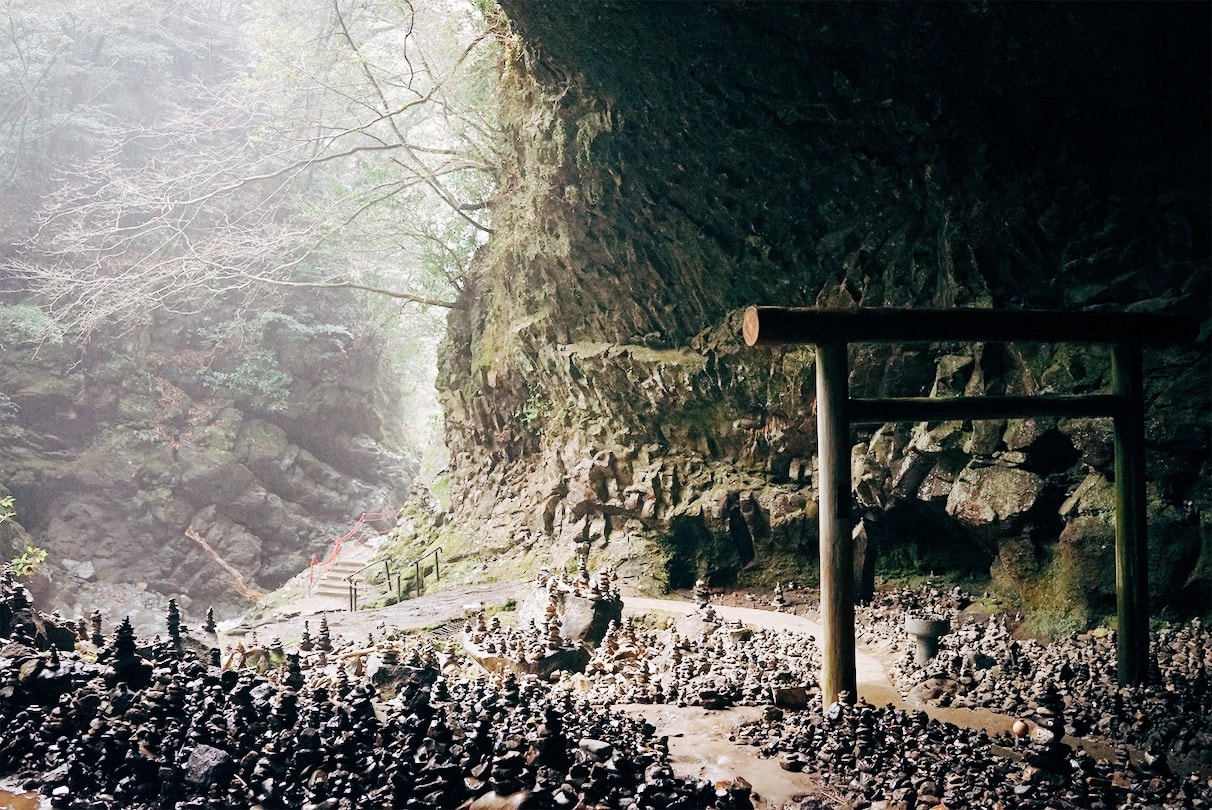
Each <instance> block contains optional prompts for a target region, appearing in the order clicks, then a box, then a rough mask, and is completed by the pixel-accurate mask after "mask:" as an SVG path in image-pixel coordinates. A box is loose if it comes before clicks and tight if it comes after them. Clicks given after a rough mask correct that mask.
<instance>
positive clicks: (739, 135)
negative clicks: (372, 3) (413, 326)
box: [441, 0, 1212, 624]
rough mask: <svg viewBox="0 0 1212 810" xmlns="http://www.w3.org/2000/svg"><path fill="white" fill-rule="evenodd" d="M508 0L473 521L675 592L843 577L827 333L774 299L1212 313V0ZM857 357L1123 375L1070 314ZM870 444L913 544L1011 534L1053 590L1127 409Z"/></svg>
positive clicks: (970, 387) (904, 373) (1089, 378)
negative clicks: (816, 476)
mask: <svg viewBox="0 0 1212 810" xmlns="http://www.w3.org/2000/svg"><path fill="white" fill-rule="evenodd" d="M501 6H502V8H503V9H504V11H505V13H506V15H507V16H508V17H509V19H510V21H511V22H512V25H513V29H512V31H511V32H510V36H509V38H508V39H507V41H506V43H505V46H506V49H507V51H508V60H507V63H508V66H509V70H508V71H507V74H506V84H507V88H506V90H507V92H506V97H505V99H504V101H503V104H502V113H503V118H504V120H506V121H507V122H513V123H509V124H508V126H510V127H511V128H512V129H511V133H512V134H513V135H514V136H515V137H514V140H513V144H514V152H513V153H512V154H511V156H510V159H511V170H510V171H509V172H508V173H507V174H508V176H509V178H510V180H509V183H508V185H507V186H506V188H505V189H503V194H502V204H501V206H500V208H499V209H498V210H497V211H495V212H494V223H495V225H496V227H497V228H498V232H499V233H501V234H504V235H505V236H504V237H503V238H500V239H497V240H494V241H493V242H492V243H490V244H489V245H488V246H487V248H486V249H485V251H483V252H482V254H481V255H480V256H479V257H478V259H477V262H478V263H477V267H476V272H477V277H476V279H475V280H474V283H471V284H469V285H468V286H467V288H466V290H465V294H464V296H463V299H462V303H463V304H464V305H465V306H464V308H462V309H459V310H456V311H455V312H454V313H452V317H451V319H450V335H449V339H448V341H447V346H446V349H445V352H444V357H443V360H442V368H441V388H442V396H443V398H444V407H445V411H446V417H447V421H446V424H447V433H448V437H449V441H450V446H451V452H452V494H453V496H454V497H453V503H454V504H455V507H454V508H455V512H456V515H455V517H456V518H457V521H474V522H475V524H476V525H477V527H481V526H482V527H483V528H482V529H479V528H478V529H477V530H478V531H481V542H482V544H483V545H484V547H486V548H488V549H491V551H492V553H494V554H502V555H508V554H509V553H510V552H511V551H513V553H515V554H518V553H520V552H518V551H517V549H531V548H533V545H534V544H536V543H537V544H538V545H539V546H540V547H542V548H544V549H551V551H550V554H551V557H552V558H554V560H555V562H556V563H557V564H559V563H561V562H562V561H564V560H566V559H568V558H570V557H571V555H572V548H573V547H574V546H575V544H576V543H579V542H583V541H589V542H591V543H592V544H593V556H594V564H595V565H597V564H599V562H602V563H611V564H616V565H617V566H618V568H619V570H620V574H621V575H622V576H624V577H625V578H627V577H634V578H635V579H636V580H637V581H639V582H642V583H644V584H645V585H646V586H647V587H650V588H651V589H652V590H659V589H661V588H662V587H665V586H669V585H671V586H673V587H689V585H690V584H691V583H693V582H694V581H695V580H696V579H698V578H699V577H707V578H708V579H710V580H712V581H715V582H717V583H718V582H730V581H736V582H739V583H740V584H742V585H744V584H745V583H746V582H748V581H751V580H754V579H758V580H760V579H761V578H763V577H765V578H767V580H768V581H767V583H766V584H770V582H772V581H774V580H775V579H777V578H790V577H797V578H798V577H810V576H811V574H812V569H813V567H814V565H815V563H814V548H815V543H816V536H815V525H814V524H815V520H814V517H815V516H814V514H813V512H812V510H811V509H808V510H803V509H800V508H788V505H789V504H796V505H800V504H803V503H805V496H811V494H812V493H811V486H812V467H813V462H812V456H813V454H814V452H815V445H816V438H815V421H814V417H813V406H814V403H813V401H812V400H813V375H814V369H813V358H812V353H811V351H810V350H808V349H793V350H786V351H783V350H764V351H751V350H747V349H744V348H743V347H741V346H740V345H739V342H740V338H739V332H740V329H739V320H738V315H739V308H741V307H743V306H745V305H747V304H752V303H759V304H784V305H798V306H811V305H820V306H843V307H844V306H855V305H858V306H867V307H877V306H894V307H906V306H911V307H956V306H963V307H996V308H1044V309H1060V310H1071V309H1072V310H1077V309H1088V308H1094V307H1107V308H1112V309H1130V310H1140V311H1161V312H1181V313H1188V314H1194V315H1197V316H1201V317H1204V318H1207V316H1208V312H1209V309H1208V302H1209V300H1210V298H1212V292H1210V286H1209V284H1210V282H1209V279H1210V276H1209V249H1210V245H1212V239H1210V238H1209V224H1208V223H1209V222H1210V221H1212V216H1210V215H1209V188H1208V183H1207V178H1208V176H1209V155H1210V154H1212V148H1210V145H1209V132H1212V126H1209V119H1210V115H1209V101H1208V100H1209V97H1210V95H1212V94H1210V92H1209V80H1208V71H1207V64H1208V59H1209V45H1208V37H1209V35H1208V31H1209V29H1210V28H1212V26H1210V25H1209V18H1208V8H1207V6H1206V5H1198V4H1164V5H1157V4H1145V3H1132V4H1127V5H1115V6H1106V5H1084V4H1063V5H1031V6H1015V5H996V4H994V5H987V4H985V5H981V4H977V5H973V4H956V3H925V4H922V3H910V4H886V3H879V4H858V5H853V4H829V3H732V2H727V3H718V2H667V3H666V2H653V3H642V4H634V3H610V2H606V3H592V4H568V3H558V2H543V1H542V0H504V2H502V3H501ZM1158 87H1165V88H1166V93H1165V94H1164V100H1163V97H1162V95H1161V94H1159V93H1158V92H1157V91H1156V88H1158ZM851 364H852V369H853V370H852V374H851V378H852V384H853V389H854V393H855V394H856V395H858V396H879V395H894V394H898V395H931V394H933V395H936V396H946V395H955V394H965V393H966V394H970V395H977V394H982V393H988V394H1034V393H1041V392H1054V393H1083V392H1091V391H1097V390H1103V389H1105V387H1106V386H1107V384H1108V382H1109V361H1108V356H1107V353H1106V352H1105V351H1104V350H1100V349H1081V350H1077V349H1074V348H1072V347H1066V346H1034V345H1022V346H1006V345H994V344H990V345H976V346H965V345H936V346H864V347H856V348H854V349H853V351H852V357H851ZM1146 366H1147V368H1148V372H1147V382H1146V399H1147V403H1148V414H1147V422H1148V442H1149V448H1150V450H1151V452H1150V455H1149V479H1150V520H1151V532H1152V536H1153V538H1154V541H1155V542H1156V543H1157V547H1158V549H1159V550H1161V551H1160V552H1159V554H1158V555H1157V562H1158V565H1157V566H1156V567H1154V568H1153V569H1152V570H1153V573H1154V576H1155V579H1156V581H1155V583H1154V596H1155V603H1156V604H1157V605H1158V606H1169V607H1171V608H1174V609H1175V610H1177V611H1179V612H1181V613H1187V614H1190V613H1194V612H1200V611H1204V610H1206V609H1207V602H1206V600H1204V601H1200V600H1198V599H1195V598H1193V597H1194V596H1195V595H1197V594H1206V592H1207V572H1208V570H1210V569H1209V565H1208V561H1209V557H1208V549H1209V548H1210V547H1212V545H1210V543H1209V536H1210V526H1212V524H1210V523H1209V520H1210V519H1212V518H1209V517H1208V516H1209V515H1212V510H1210V509H1209V508H1208V505H1209V503H1210V494H1212V489H1210V488H1209V487H1210V484H1209V482H1210V480H1212V478H1210V475H1209V466H1208V465H1209V459H1210V458H1212V453H1210V452H1209V446H1210V445H1209V441H1210V439H1209V433H1210V429H1209V425H1210V424H1212V419H1209V406H1208V396H1207V392H1208V390H1209V389H1210V388H1212V384H1210V382H1209V380H1210V377H1209V357H1208V352H1207V346H1206V344H1204V345H1201V346H1200V347H1198V348H1192V349H1188V350H1167V351H1158V352H1149V353H1148V354H1147V357H1146ZM856 440H857V441H858V442H860V443H861V449H860V450H859V451H857V452H858V453H859V454H860V455H862V456H863V463H864V464H865V466H866V472H865V473H864V476H865V481H866V484H865V490H864V489H860V504H859V505H860V507H861V510H862V514H864V515H865V516H867V519H868V522H869V523H871V524H875V523H876V522H878V521H881V520H882V521H883V523H884V524H885V525H886V526H891V527H895V529H896V531H885V532H884V533H883V534H882V535H881V536H880V537H879V540H880V544H879V546H880V548H881V549H882V552H881V553H882V555H883V556H882V559H881V562H880V564H881V566H882V567H883V568H884V570H890V569H895V570H899V571H901V572H909V573H921V572H927V571H930V570H951V571H957V572H960V573H971V572H977V573H986V574H987V573H988V571H989V569H990V567H991V565H993V564H994V561H996V564H997V566H999V568H1000V571H1001V574H1000V576H999V581H1000V582H1003V583H1007V587H1013V588H1016V589H1018V590H1020V591H1021V592H1022V594H1023V595H1024V598H1027V599H1031V598H1032V595H1033V594H1035V593H1040V592H1044V591H1046V590H1047V589H1048V587H1049V585H1050V583H1051V580H1052V579H1053V578H1055V574H1056V572H1055V571H1052V570H1050V567H1051V565H1052V562H1053V560H1054V558H1055V557H1056V556H1058V555H1056V554H1055V553H1054V552H1055V547H1056V542H1057V538H1058V537H1059V536H1060V534H1061V532H1062V530H1063V529H1064V528H1065V527H1064V520H1063V517H1062V516H1061V515H1060V514H1059V513H1058V510H1059V508H1060V507H1061V506H1062V505H1063V504H1064V503H1065V502H1066V500H1067V499H1068V498H1069V497H1070V496H1072V495H1073V494H1074V493H1075V492H1076V491H1077V490H1078V488H1079V487H1080V486H1081V485H1082V484H1083V482H1084V481H1086V479H1087V477H1088V476H1089V475H1095V476H1097V477H1098V478H1099V479H1100V481H1101V483H1100V486H1102V485H1105V482H1106V480H1108V479H1109V476H1110V470H1109V459H1110V442H1109V434H1108V432H1107V430H1106V426H1105V425H1104V424H1102V423H1101V422H1099V421H1098V420H1056V419H1012V420H1002V421H996V422H988V423H977V424H972V423H967V422H953V423H946V424H939V425H919V426H910V425H904V426H900V427H897V428H895V429H892V428H889V429H885V430H882V431H878V432H874V433H864V434H858V435H856ZM1187 500H1191V501H1193V503H1194V504H1195V505H1196V507H1197V511H1196V512H1194V513H1192V514H1193V515H1194V517H1193V518H1190V521H1191V522H1190V524H1188V525H1184V526H1180V525H1179V524H1178V522H1177V521H1176V520H1174V519H1172V517H1171V515H1172V514H1176V510H1178V509H1179V508H1180V507H1181V504H1182V503H1183V502H1185V501H1187ZM809 502H810V500H809ZM909 502H915V504H916V505H913V506H910V505H908V503H909ZM1089 508H1090V510H1091V512H1090V514H1091V516H1092V517H1094V518H1095V519H1097V520H1100V521H1104V522H1105V521H1107V520H1109V513H1108V512H1107V511H1106V509H1105V508H1098V509H1095V508H1094V506H1093V504H1090V505H1089ZM1087 527H1088V528H1089V527H1093V524H1092V523H1090V524H1087ZM868 528H870V527H868ZM1078 532H1079V528H1076V527H1075V528H1073V529H1071V530H1070V531H1069V534H1068V536H1067V537H1066V539H1065V541H1064V542H1065V543H1066V544H1067V545H1068V546H1070V547H1084V546H1089V545H1092V544H1093V542H1094V540H1093V537H1094V536H1093V535H1091V536H1090V537H1089V539H1082V538H1079V537H1078V536H1077V534H1078ZM936 543H942V544H944V545H943V547H942V548H941V549H940V548H939V547H938V546H937V545H936ZM1170 548H1176V549H1182V553H1181V554H1170V553H1168V552H1166V551H1164V549H1170ZM1022 552H1029V553H1022ZM654 556H655V557H656V558H658V559H662V560H664V562H665V565H664V570H663V571H659V572H658V573H657V575H656V576H652V570H651V565H650V560H651V559H653V557H654ZM1195 560H1200V561H1202V562H1200V563H1199V564H1198V565H1194V564H1193V562H1194V561H1195ZM1073 579H1074V581H1075V583H1077V582H1080V583H1081V587H1078V586H1077V585H1076V584H1074V585H1073V586H1068V585H1067V586H1066V591H1065V592H1066V593H1067V594H1068V595H1069V596H1070V597H1071V598H1073V599H1075V600H1078V601H1077V602H1076V603H1075V608H1074V610H1075V614H1074V616H1073V617H1072V619H1073V621H1074V622H1075V623H1076V624H1083V623H1085V622H1088V621H1091V620H1095V619H1097V618H1098V617H1099V615H1101V611H1102V603H1103V602H1104V601H1105V599H1106V596H1107V594H1106V593H1105V591H1104V590H1103V589H1104V588H1105V584H1104V583H1102V582H1094V581H1091V580H1090V578H1089V577H1087V576H1085V575H1084V574H1082V575H1078V576H1075V577H1074V578H1073ZM1086 586H1091V587H1086ZM1086 595H1088V596H1089V601H1087V600H1086Z"/></svg>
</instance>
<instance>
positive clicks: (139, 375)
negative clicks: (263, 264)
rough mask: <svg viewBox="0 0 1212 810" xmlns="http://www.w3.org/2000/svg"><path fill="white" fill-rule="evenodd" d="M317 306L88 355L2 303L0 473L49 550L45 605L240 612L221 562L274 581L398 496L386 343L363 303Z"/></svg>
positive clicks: (264, 585) (219, 315) (400, 469)
mask: <svg viewBox="0 0 1212 810" xmlns="http://www.w3.org/2000/svg"><path fill="white" fill-rule="evenodd" d="M311 299H312V300H310V301H308V302H304V301H302V300H290V299H286V300H278V301H276V302H273V301H262V302H261V303H262V304H263V305H264V306H267V307H270V306H276V307H277V308H278V309H277V310H276V311H256V310H254V311H250V312H243V313H240V314H231V313H227V312H211V313H206V314H205V315H203V316H200V317H198V318H195V319H192V320H188V321H172V322H167V323H158V324H156V325H153V326H149V327H147V328H145V329H143V330H140V331H135V332H131V333H128V334H126V335H124V336H122V337H121V338H120V339H118V338H108V339H107V338H103V337H102V336H100V335H98V336H95V337H94V339H93V340H92V341H91V342H90V344H89V346H88V347H87V348H82V347H80V346H78V345H75V344H72V343H70V342H67V341H64V342H61V343H53V342H43V343H41V344H39V343H36V342H33V341H31V340H23V338H22V334H21V333H20V331H19V330H18V329H17V328H16V327H15V326H14V325H13V323H12V321H11V320H10V319H6V318H5V317H3V314H4V312H5V311H7V310H14V309H20V307H7V308H0V344H3V346H4V347H5V352H4V363H3V364H2V366H0V395H2V400H0V401H3V403H5V404H6V407H4V408H0V436H2V437H3V440H2V441H0V484H3V485H4V486H5V487H6V489H5V490H3V491H4V492H9V493H11V494H12V495H13V496H14V497H15V499H16V509H17V516H18V518H19V519H20V521H21V523H22V525H23V526H24V528H25V529H26V531H27V532H28V533H29V535H30V538H31V539H30V542H33V543H35V544H36V545H40V546H43V547H45V548H46V549H47V550H48V551H49V552H50V553H49V556H48V558H47V564H46V565H45V566H44V567H43V576H41V577H40V578H38V579H36V580H35V581H34V582H33V583H32V584H33V585H34V587H35V595H36V596H37V597H38V599H39V602H40V604H44V605H47V606H55V607H59V608H61V609H62V610H63V612H64V613H65V614H66V615H72V616H74V615H78V614H79V613H80V612H81V611H82V609H83V607H84V606H85V605H90V604H106V605H113V608H112V609H113V610H115V611H117V610H118V609H119V608H118V605H119V604H125V606H126V607H125V610H126V612H132V613H139V612H140V610H141V609H142V607H143V604H142V603H143V602H144V601H151V602H152V603H153V604H157V603H162V602H163V601H164V599H165V598H167V597H170V596H180V597H181V599H182V607H183V609H185V610H186V611H187V612H189V611H191V604H190V603H191V602H192V610H193V611H194V612H196V615H197V616H199V617H200V616H201V614H202V612H204V611H205V610H206V608H207V607H208V606H209V605H214V606H215V607H216V608H217V609H219V611H220V614H221V615H226V616H230V615H232V614H233V613H238V612H240V611H242V610H243V609H246V608H247V607H249V602H248V600H247V599H246V598H244V597H243V596H242V595H240V593H239V592H238V589H237V587H236V586H235V584H234V582H233V577H232V575H231V574H230V573H228V572H227V571H226V570H224V568H223V567H222V566H221V565H220V564H219V563H218V562H217V561H216V559H215V557H216V555H217V556H218V557H219V558H222V560H224V561H226V562H227V563H229V564H230V565H231V566H233V567H234V568H235V569H236V570H237V571H239V572H240V573H241V574H242V575H243V576H244V577H245V579H246V580H247V582H248V584H249V586H250V587H251V588H253V589H255V590H262V591H268V590H271V589H272V588H274V587H276V586H278V585H280V584H281V583H282V582H284V581H285V580H286V579H287V578H289V577H290V576H293V575H294V574H296V573H297V572H298V571H300V570H302V569H303V568H305V567H306V566H307V561H308V559H309V557H310V555H312V554H317V555H319V556H321V557H322V556H323V555H324V554H325V553H326V552H327V550H328V546H329V545H330V544H331V542H332V540H333V538H335V537H337V536H339V535H341V534H344V533H345V532H346V531H347V530H348V529H349V527H350V526H351V525H352V524H353V522H354V520H355V519H356V518H357V516H358V515H359V514H360V513H361V512H363V511H372V512H377V511H381V510H388V511H391V510H393V509H395V508H397V507H398V506H399V505H401V504H402V503H403V500H404V498H405V497H406V495H407V492H408V484H407V482H408V480H410V478H411V470H410V468H409V462H408V460H407V459H406V458H405V457H404V456H403V455H401V454H400V452H399V451H397V450H394V449H393V445H394V443H395V442H396V441H397V440H398V436H397V435H396V431H397V429H398V428H397V423H396V422H395V421H394V420H395V416H393V414H392V413H391V410H390V408H387V407H384V405H383V403H384V402H389V401H391V400H390V399H389V398H387V397H384V396H382V390H383V389H382V386H383V385H384V383H385V381H386V379H385V378H384V377H383V376H382V375H381V374H380V368H379V362H380V359H381V358H380V351H379V348H378V347H376V346H375V345H373V344H374V342H373V341H372V340H370V335H369V329H368V327H365V326H364V325H363V324H362V323H361V321H362V313H361V312H360V311H359V310H358V308H357V307H356V306H354V305H353V303H352V302H351V301H350V300H348V299H344V298H342V297H340V296H323V295H320V294H313V295H312V296H311ZM26 309H29V308H28V307H27V308H26ZM6 330H7V331H6ZM287 402H289V407H286V403H287ZM187 530H192V532H194V533H196V535H197V536H199V537H201V538H202V539H203V540H204V541H205V542H206V543H207V544H208V545H209V546H210V549H211V551H207V550H206V549H204V548H203V547H202V546H201V544H200V543H199V542H197V541H195V540H193V539H190V537H189V536H187V534H186V532H187ZM3 539H4V538H3V537H2V536H0V541H3ZM8 545H12V546H13V547H14V548H13V550H14V551H16V550H17V549H16V548H15V546H16V545H17V544H16V543H15V542H13V543H8V544H5V543H4V542H0V557H3V559H4V560H7V559H9V558H10V557H11V556H12V554H10V553H8V551H9V548H8V547H7V546H8ZM212 551H213V554H212V553H211V552H212ZM73 561H74V562H73ZM121 584H125V585H128V586H132V587H130V588H127V589H126V590H125V591H122V589H121V588H119V587H117V586H119V585H121ZM136 585H137V586H138V587H137V589H136V588H135V587H134V586H136ZM145 596H146V599H145Z"/></svg>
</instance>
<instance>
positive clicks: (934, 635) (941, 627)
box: [905, 616, 951, 664]
mask: <svg viewBox="0 0 1212 810" xmlns="http://www.w3.org/2000/svg"><path fill="white" fill-rule="evenodd" d="M905 630H906V631H908V633H909V635H911V636H913V638H914V639H915V640H916V641H917V656H916V661H917V663H918V664H925V663H927V662H929V661H930V659H931V658H933V657H934V656H936V655H938V640H939V637H940V636H945V635H946V634H947V633H949V632H951V620H950V619H924V618H922V617H920V616H909V617H906V619H905Z"/></svg>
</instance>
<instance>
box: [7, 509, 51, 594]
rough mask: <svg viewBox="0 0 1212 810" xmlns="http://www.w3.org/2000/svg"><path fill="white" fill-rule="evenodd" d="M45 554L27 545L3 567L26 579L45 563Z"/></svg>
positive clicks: (41, 550) (44, 550)
mask: <svg viewBox="0 0 1212 810" xmlns="http://www.w3.org/2000/svg"><path fill="white" fill-rule="evenodd" d="M8 500H11V498H10V499H8ZM47 554H48V552H47V550H46V549H44V548H40V547H38V546H29V545H27V546H26V547H25V550H24V551H22V552H21V553H20V554H18V555H17V556H16V557H13V558H12V559H11V560H9V561H8V562H6V563H5V564H4V567H5V568H7V569H8V570H9V571H12V572H13V573H14V574H16V575H17V576H19V577H28V576H30V575H31V574H33V573H34V572H35V571H37V570H38V566H40V565H42V563H44V562H46V557H47Z"/></svg>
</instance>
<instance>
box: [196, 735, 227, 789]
mask: <svg viewBox="0 0 1212 810" xmlns="http://www.w3.org/2000/svg"><path fill="white" fill-rule="evenodd" d="M233 765H234V763H233V762H232V758H231V756H230V755H229V754H228V753H227V752H226V751H224V750H223V749H221V748H215V747H214V746H210V745H205V744H203V745H199V746H198V747H197V748H195V749H194V750H193V753H191V754H190V755H189V761H188V762H186V763H185V781H186V782H188V783H190V784H191V785H196V786H198V787H207V786H209V785H211V784H213V783H215V782H217V781H220V780H222V779H223V778H225V777H226V775H227V773H228V772H229V771H230V770H231V768H232V766H233Z"/></svg>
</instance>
